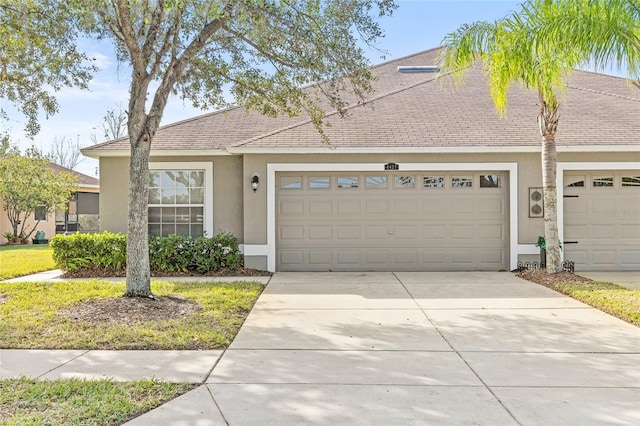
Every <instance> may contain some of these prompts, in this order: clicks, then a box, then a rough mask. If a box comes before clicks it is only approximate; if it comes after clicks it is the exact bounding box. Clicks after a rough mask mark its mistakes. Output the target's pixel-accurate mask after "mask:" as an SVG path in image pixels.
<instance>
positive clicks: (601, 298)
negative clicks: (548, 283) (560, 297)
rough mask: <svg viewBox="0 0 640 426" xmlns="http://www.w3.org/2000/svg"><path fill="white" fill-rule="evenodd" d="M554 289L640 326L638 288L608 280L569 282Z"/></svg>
mask: <svg viewBox="0 0 640 426" xmlns="http://www.w3.org/2000/svg"><path fill="white" fill-rule="evenodd" d="M554 287H555V289H556V290H558V291H559V292H561V293H564V294H566V295H568V296H571V297H573V298H574V299H577V300H579V301H581V302H584V303H586V304H588V305H591V306H593V307H594V308H596V309H600V310H601V311H604V312H606V313H608V314H611V315H613V316H615V317H618V318H620V319H622V320H624V321H627V322H630V323H631V324H634V325H636V326H638V327H640V290H629V289H627V288H624V287H621V286H619V285H617V284H612V283H608V282H569V283H562V284H556V285H555V286H554Z"/></svg>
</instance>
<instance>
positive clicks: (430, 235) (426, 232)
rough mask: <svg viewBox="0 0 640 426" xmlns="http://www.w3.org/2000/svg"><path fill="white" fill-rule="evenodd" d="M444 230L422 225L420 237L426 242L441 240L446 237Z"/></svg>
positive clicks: (439, 226) (439, 227)
mask: <svg viewBox="0 0 640 426" xmlns="http://www.w3.org/2000/svg"><path fill="white" fill-rule="evenodd" d="M446 235H447V233H446V228H445V227H444V226H441V225H423V226H422V237H423V238H424V239H427V240H442V239H444V238H445V237H446Z"/></svg>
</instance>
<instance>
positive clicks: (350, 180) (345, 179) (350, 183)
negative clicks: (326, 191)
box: [338, 176, 358, 188]
mask: <svg viewBox="0 0 640 426" xmlns="http://www.w3.org/2000/svg"><path fill="white" fill-rule="evenodd" d="M357 187H358V176H340V177H338V188H357Z"/></svg>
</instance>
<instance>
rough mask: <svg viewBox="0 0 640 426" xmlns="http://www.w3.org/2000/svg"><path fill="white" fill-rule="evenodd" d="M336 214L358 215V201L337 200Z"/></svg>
mask: <svg viewBox="0 0 640 426" xmlns="http://www.w3.org/2000/svg"><path fill="white" fill-rule="evenodd" d="M337 205H338V214H341V215H349V214H351V215H358V216H359V215H360V200H338V201H337Z"/></svg>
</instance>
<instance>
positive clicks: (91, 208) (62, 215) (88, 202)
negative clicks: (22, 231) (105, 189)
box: [0, 162, 100, 242]
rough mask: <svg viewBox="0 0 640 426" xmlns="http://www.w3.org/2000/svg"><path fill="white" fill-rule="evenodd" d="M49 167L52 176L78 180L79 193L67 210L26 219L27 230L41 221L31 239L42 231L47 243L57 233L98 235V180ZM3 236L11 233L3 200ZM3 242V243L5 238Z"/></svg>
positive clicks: (0, 223)
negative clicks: (64, 174) (67, 174)
mask: <svg viewBox="0 0 640 426" xmlns="http://www.w3.org/2000/svg"><path fill="white" fill-rule="evenodd" d="M49 167H50V168H51V169H52V170H53V171H54V173H60V172H67V173H71V174H73V175H74V176H75V177H76V178H77V180H78V190H77V191H76V192H74V193H73V194H72V195H71V199H70V200H69V202H68V203H67V206H66V207H67V208H66V210H58V211H56V212H55V213H50V214H45V212H44V211H43V210H42V211H40V210H36V211H35V212H34V214H33V215H32V216H31V217H29V218H27V220H28V221H29V222H30V223H28V224H27V225H28V227H29V229H30V228H31V226H32V224H33V223H35V222H36V221H37V220H40V222H39V223H38V225H37V226H36V230H35V231H34V233H33V234H32V235H31V238H34V236H35V232H37V231H43V232H44V233H45V238H46V239H47V240H48V239H50V238H51V237H53V236H54V235H55V234H60V233H72V232H76V231H78V232H97V231H98V229H99V218H98V214H99V202H100V199H99V192H100V180H98V179H96V178H94V177H91V176H88V175H85V174H83V173H80V172H77V171H75V170H71V169H68V168H66V167H62V166H60V165H58V164H55V163H51V162H50V163H49ZM5 232H13V229H12V228H11V224H10V223H9V219H8V218H7V215H6V213H5V212H4V205H3V202H2V199H0V234H3V233H5ZM3 242H6V240H5V239H4V238H3Z"/></svg>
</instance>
